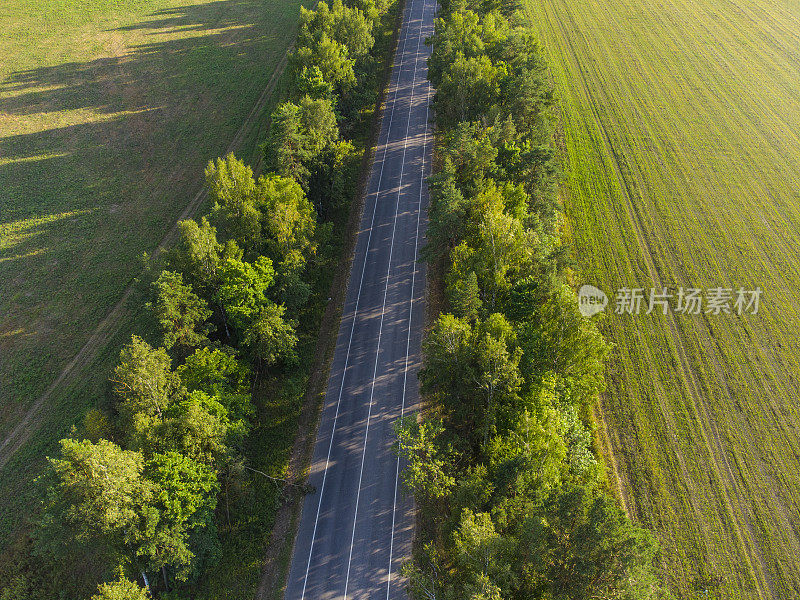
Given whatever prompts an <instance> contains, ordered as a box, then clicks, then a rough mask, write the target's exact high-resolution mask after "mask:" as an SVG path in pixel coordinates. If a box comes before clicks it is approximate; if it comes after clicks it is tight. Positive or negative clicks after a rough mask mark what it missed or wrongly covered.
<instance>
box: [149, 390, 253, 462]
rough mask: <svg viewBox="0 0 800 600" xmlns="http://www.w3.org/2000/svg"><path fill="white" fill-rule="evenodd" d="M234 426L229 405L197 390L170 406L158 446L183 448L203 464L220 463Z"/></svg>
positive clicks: (161, 428) (180, 449) (164, 448)
mask: <svg viewBox="0 0 800 600" xmlns="http://www.w3.org/2000/svg"><path fill="white" fill-rule="evenodd" d="M238 425H239V426H240V427H243V426H244V424H243V423H240V424H238ZM230 428H231V421H230V417H229V415H228V411H227V410H226V408H225V407H224V406H223V405H222V404H221V403H220V402H219V401H218V400H217V399H216V398H214V397H212V396H209V395H208V394H206V393H205V392H201V391H200V390H195V391H194V392H191V393H190V394H189V395H188V396H187V397H186V399H185V400H181V401H180V402H177V403H175V404H174V405H173V406H171V407H170V410H169V412H168V413H167V414H166V415H165V418H164V422H163V424H162V425H161V426H160V427H159V435H158V441H157V447H158V448H159V449H163V450H170V451H176V452H180V453H181V454H182V455H184V456H187V457H190V458H191V459H192V460H195V461H197V462H199V463H202V464H206V465H215V464H219V463H220V462H223V461H224V458H225V456H226V454H227V453H228V445H227V438H228V435H229V430H230ZM241 433H244V432H241Z"/></svg>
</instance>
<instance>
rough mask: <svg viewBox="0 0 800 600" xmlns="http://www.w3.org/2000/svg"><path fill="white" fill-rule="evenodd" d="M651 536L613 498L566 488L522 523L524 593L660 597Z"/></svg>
mask: <svg viewBox="0 0 800 600" xmlns="http://www.w3.org/2000/svg"><path fill="white" fill-rule="evenodd" d="M657 550H658V546H657V544H656V541H655V539H654V538H653V536H652V535H651V534H650V533H649V532H648V531H646V530H644V529H642V528H640V527H637V526H635V525H634V524H633V523H631V521H630V520H629V519H628V518H627V516H626V515H625V513H624V512H623V511H622V509H621V508H619V506H617V504H616V502H615V500H614V499H613V498H611V497H609V496H608V495H606V494H603V493H600V492H598V491H596V490H594V489H591V488H587V487H581V486H566V487H564V488H562V489H559V490H557V491H555V492H554V493H553V494H551V496H550V497H549V498H548V499H547V501H546V502H545V504H544V506H543V507H542V509H541V513H539V514H535V515H532V516H531V517H530V518H529V519H528V520H527V521H525V523H524V527H523V528H522V531H521V532H520V535H519V545H518V556H519V558H518V560H519V561H520V569H519V570H520V572H521V573H524V574H525V577H524V579H523V581H522V584H521V586H520V587H521V589H520V597H526V598H529V597H542V596H545V597H549V598H553V599H554V600H589V599H591V598H598V597H599V598H609V599H612V600H613V599H620V600H621V599H623V598H625V599H634V598H635V599H637V600H645V599H650V598H655V597H658V594H659V593H660V586H659V585H658V584H657V582H656V580H655V578H654V576H653V570H652V565H653V560H654V557H655V554H656V552H657Z"/></svg>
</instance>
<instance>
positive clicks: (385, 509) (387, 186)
mask: <svg viewBox="0 0 800 600" xmlns="http://www.w3.org/2000/svg"><path fill="white" fill-rule="evenodd" d="M436 8H437V4H436V0H406V6H405V9H404V15H403V26H402V30H401V32H400V38H399V44H398V50H397V55H396V56H395V61H394V67H393V71H392V75H391V86H390V89H389V92H388V95H387V103H386V106H385V109H384V114H383V116H382V124H381V133H380V138H379V142H380V144H379V146H378V148H377V149H376V151H375V160H374V163H373V165H372V173H371V177H370V183H369V188H368V196H367V199H366V203H365V207H364V214H363V216H362V220H361V227H360V231H359V234H358V240H357V242H356V250H355V256H354V260H353V266H352V270H351V273H350V281H349V285H348V289H347V297H346V301H345V306H344V312H343V316H342V322H341V326H340V329H339V336H338V339H337V345H336V351H335V356H334V360H333V365H332V369H331V374H330V380H329V383H328V389H327V394H326V397H325V405H324V407H323V410H322V416H321V420H320V427H319V432H318V434H317V440H316V443H315V446H314V454H313V459H312V464H311V472H310V476H309V483H310V484H311V485H313V486H314V487H315V488H316V493H315V494H310V495H308V496H307V497H306V499H305V502H304V504H303V512H302V517H301V520H300V527H299V531H298V534H297V539H296V541H295V546H294V553H293V555H292V564H291V569H290V573H289V581H288V587H287V589H286V594H285V599H286V600H306V599H307V600H327V599H331V600H333V599H336V600H350V599H352V600H360V599H366V598H373V599H381V600H383V599H387V600H388V599H390V598H403V597H405V591H404V589H403V584H402V581H401V580H400V579H399V573H398V571H399V568H400V566H401V565H402V563H403V562H404V561H405V560H407V559H408V558H409V556H410V553H411V542H412V535H413V504H412V502H411V500H410V499H409V498H408V497H406V496H405V495H404V494H403V491H402V488H401V485H400V481H399V472H400V469H401V465H400V464H399V462H398V460H397V457H396V456H395V455H394V454H393V452H392V448H391V447H392V443H393V441H394V434H393V425H394V423H395V421H397V419H398V418H399V417H400V416H401V415H403V414H404V413H407V412H409V411H410V410H413V409H414V408H415V407H416V404H417V401H418V395H419V386H418V382H417V372H418V369H419V361H420V342H421V337H422V326H423V316H424V291H425V270H424V266H423V265H422V264H420V263H418V262H417V259H418V255H419V249H420V247H421V245H422V244H423V243H424V242H423V238H424V232H425V225H426V222H427V215H426V206H427V186H426V177H427V176H428V174H429V173H430V155H431V145H432V137H431V132H430V130H429V125H428V117H429V104H430V100H431V97H432V92H431V89H430V86H429V84H428V81H427V75H428V68H427V59H428V56H429V49H428V47H427V46H426V45H425V38H426V37H428V36H430V35H431V34H432V33H433V20H434V14H435V11H436Z"/></svg>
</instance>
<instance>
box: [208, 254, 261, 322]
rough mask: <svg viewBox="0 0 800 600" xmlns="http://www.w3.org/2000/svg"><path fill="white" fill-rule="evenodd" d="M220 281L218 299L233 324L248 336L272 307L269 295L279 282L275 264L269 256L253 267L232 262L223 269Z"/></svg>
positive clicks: (257, 260) (223, 266) (221, 269)
mask: <svg viewBox="0 0 800 600" xmlns="http://www.w3.org/2000/svg"><path fill="white" fill-rule="evenodd" d="M220 277H221V281H222V283H221V285H220V286H219V289H218V291H217V299H218V301H219V303H220V304H221V305H222V306H223V307H224V308H225V311H226V313H227V314H228V316H229V317H230V320H231V323H233V325H234V326H235V327H236V328H237V329H238V330H239V331H240V332H244V331H245V330H246V329H247V328H248V327H250V325H251V324H252V322H253V320H254V319H255V318H256V317H257V315H258V312H259V310H260V308H261V307H262V306H264V305H265V304H267V303H268V299H267V297H266V291H267V289H268V288H269V287H270V286H271V285H272V283H273V281H274V278H275V270H274V269H273V268H272V261H271V260H270V259H269V258H267V257H266V256H259V257H258V258H257V259H256V260H255V261H254V262H252V263H248V262H244V261H242V260H238V259H233V258H229V259H227V260H226V261H225V262H224V263H222V265H221V267H220Z"/></svg>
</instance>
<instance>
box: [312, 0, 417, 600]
mask: <svg viewBox="0 0 800 600" xmlns="http://www.w3.org/2000/svg"><path fill="white" fill-rule="evenodd" d="M411 6H412V9H413V6H414V0H412V2H411ZM410 16H411V10H409V12H408V21H409V22H410V20H411V19H410ZM407 41H408V28H407V27H406V35H405V36H404V37H403V50H402V52H401V55H400V66H399V68H398V69H397V80H396V81H395V83H394V94H393V97H392V110H391V111H390V112H389V123H388V126H387V128H386V140H385V141H384V145H383V158H382V159H381V170H380V174H379V176H378V187H377V189H376V190H375V205H374V206H373V208H372V219H371V221H370V226H369V235H368V237H367V248H366V250H365V251H364V264H363V266H362V267H361V280H360V281H359V283H358V295H357V296H356V306H355V308H354V310H353V324H352V325H351V327H350V339H349V341H348V342H347V354H346V355H345V359H344V368H343V370H342V383H341V386H340V387H339V398H338V399H337V401H336V413H335V414H334V417H333V428H332V429H331V439H330V443H329V444H328V456H327V458H326V460H325V470H324V471H323V474H322V485H321V486H320V490H319V504H317V515H316V517H315V518H314V530H313V532H312V534H311V545H310V546H309V549H308V563H307V564H306V574H305V577H304V579H303V591H302V593H301V594H300V600H305V597H306V586H307V585H308V574H309V572H310V571H311V557H312V555H313V553H314V542H315V541H316V538H317V525H318V524H319V514H320V511H321V510H322V497H323V494H324V493H325V480H326V479H327V477H328V467H329V466H330V462H331V451H332V449H333V438H334V435H335V433H336V421H337V420H338V418H339V407H340V406H341V403H342V393H343V392H344V381H345V377H346V376H347V367H348V364H349V362H350V346H351V344H352V343H353V332H354V331H355V328H356V321H357V319H358V305H359V302H360V301H361V288H362V286H363V285H364V272H365V271H366V269H367V259H368V258H369V250H370V245H371V243H372V230H373V227H374V225H375V213H376V212H377V210H378V197H379V196H380V193H381V183H382V181H383V167H384V164H385V163H386V153H387V151H388V148H389V138H390V137H391V132H392V121H393V119H394V110H395V106H396V104H397V88H398V87H399V84H400V75H401V74H402V70H403V59H404V58H405V53H406V42H407ZM396 62H397V57H396V56H395V59H394V60H393V61H392V69H394V68H395V66H396Z"/></svg>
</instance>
